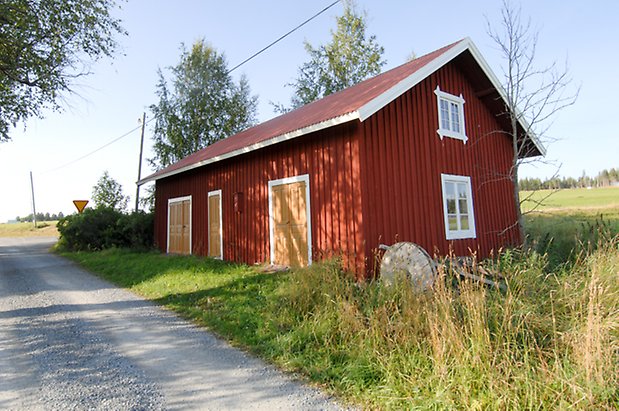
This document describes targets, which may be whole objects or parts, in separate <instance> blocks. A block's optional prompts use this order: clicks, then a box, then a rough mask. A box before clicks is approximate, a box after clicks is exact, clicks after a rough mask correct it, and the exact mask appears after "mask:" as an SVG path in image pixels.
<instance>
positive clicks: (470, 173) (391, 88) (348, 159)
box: [139, 39, 544, 272]
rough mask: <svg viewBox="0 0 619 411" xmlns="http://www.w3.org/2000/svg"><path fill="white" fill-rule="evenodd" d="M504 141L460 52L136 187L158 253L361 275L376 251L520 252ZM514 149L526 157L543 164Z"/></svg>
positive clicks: (472, 60)
mask: <svg viewBox="0 0 619 411" xmlns="http://www.w3.org/2000/svg"><path fill="white" fill-rule="evenodd" d="M522 127H523V130H526V125H525V124H522ZM505 130H509V119H508V117H507V116H506V115H505V104H504V94H503V92H502V89H501V86H500V83H499V81H498V80H497V78H496V77H495V75H494V74H493V73H492V71H491V70H490V68H489V66H488V64H487V63H486V62H485V61H484V59H483V57H482V56H481V54H480V53H479V51H478V49H477V48H476V47H475V45H474V44H473V43H472V42H471V40H470V39H464V40H461V41H459V42H456V43H454V44H451V45H449V46H446V47H443V48H441V49H439V50H436V51H434V52H432V53H430V54H427V55H425V56H422V57H419V58H417V59H415V60H412V61H410V62H408V63H406V64H403V65H401V66H399V67H396V68H394V69H392V70H389V71H387V72H385V73H383V74H380V75H378V76H376V77H374V78H371V79H368V80H366V81H364V82H362V83H359V84H357V85H355V86H353V87H350V88H348V89H346V90H343V91H340V92H338V93H335V94H332V95H329V96H327V97H325V98H323V99H322V100H319V101H316V102H314V103H311V104H308V105H306V106H303V107H301V108H299V109H297V110H294V111H291V112H289V113H287V114H284V115H282V116H279V117H276V118H274V119H272V120H269V121H266V122H264V123H262V124H259V125H257V126H255V127H252V128H250V129H247V130H245V131H243V132H241V133H239V134H236V135H233V136H230V137H228V138H226V139H224V140H221V141H219V142H217V143H215V144H213V145H211V146H209V147H207V148H205V149H203V150H201V151H198V152H196V153H194V154H192V155H190V156H188V157H186V158H184V159H182V160H181V161H179V162H177V163H176V164H173V165H171V166H169V167H167V168H165V169H163V170H161V171H158V172H156V173H154V174H152V175H150V176H148V177H146V178H144V179H143V180H141V181H140V182H139V183H140V184H143V183H146V182H149V181H156V196H155V198H156V200H155V216H156V218H155V241H156V245H157V246H158V247H159V248H160V249H161V250H162V251H165V252H169V253H186V254H190V253H193V254H199V255H209V256H212V257H216V258H223V259H225V260H232V261H240V262H245V263H249V264H252V263H262V262H267V263H274V264H285V265H306V264H310V263H311V262H312V261H314V260H317V259H321V258H323V257H325V256H331V255H338V256H342V258H343V260H344V262H345V264H346V265H347V266H348V267H350V268H360V267H365V269H367V270H370V269H371V268H372V261H373V256H374V253H375V251H376V249H377V247H378V245H379V244H381V243H385V244H392V243H394V242H396V241H412V242H415V243H417V244H419V245H421V246H422V247H424V248H425V249H426V250H428V252H430V254H433V253H436V254H439V255H440V254H443V255H444V254H447V253H449V252H450V250H451V251H453V252H454V253H455V254H456V255H469V254H470V253H471V252H476V253H477V255H478V256H480V257H485V256H488V255H489V254H490V252H491V251H492V250H496V249H498V248H500V247H504V246H508V245H513V244H516V243H518V241H519V233H518V227H517V225H515V222H516V210H515V205H514V202H513V190H514V187H513V185H512V183H511V182H510V181H509V179H507V178H506V177H505V176H506V175H507V174H508V172H509V169H510V167H511V163H512V153H513V148H512V143H511V139H510V138H509V137H507V136H506V135H505V133H504V132H503V131H505ZM522 138H523V139H524V140H523V141H524V142H525V144H527V145H528V154H527V155H528V156H536V155H542V154H544V148H543V147H542V146H541V144H540V143H539V142H538V141H537V140H536V139H535V137H534V136H532V135H525V133H524V131H523V137H522ZM361 271H362V270H361ZM361 271H359V272H361Z"/></svg>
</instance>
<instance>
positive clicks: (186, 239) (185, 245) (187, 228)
mask: <svg viewBox="0 0 619 411" xmlns="http://www.w3.org/2000/svg"><path fill="white" fill-rule="evenodd" d="M181 209H182V211H181V221H182V225H181V250H180V254H191V250H190V247H191V242H190V239H191V221H190V220H191V211H190V210H191V207H190V202H189V200H185V201H183V202H182V207H181Z"/></svg>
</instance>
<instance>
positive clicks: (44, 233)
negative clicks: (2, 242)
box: [0, 221, 58, 237]
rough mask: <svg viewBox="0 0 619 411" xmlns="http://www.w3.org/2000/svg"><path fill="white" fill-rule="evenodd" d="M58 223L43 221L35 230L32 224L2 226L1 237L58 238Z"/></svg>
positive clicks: (0, 229) (0, 227)
mask: <svg viewBox="0 0 619 411" xmlns="http://www.w3.org/2000/svg"><path fill="white" fill-rule="evenodd" d="M56 223H58V222H57V221H43V222H38V223H37V228H36V229H35V228H34V225H33V224H32V223H12V224H4V223H3V224H0V237H58V230H57V229H56Z"/></svg>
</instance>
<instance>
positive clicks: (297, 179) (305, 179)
mask: <svg viewBox="0 0 619 411" xmlns="http://www.w3.org/2000/svg"><path fill="white" fill-rule="evenodd" d="M301 181H303V182H305V214H306V216H307V265H310V264H312V215H311V213H310V210H311V206H310V183H309V174H302V175H298V176H293V177H287V178H281V179H279V180H270V181H269V242H270V244H271V247H270V253H271V258H270V260H271V264H275V239H274V237H275V232H274V230H275V224H274V219H273V194H272V191H273V187H275V186H279V185H282V184H290V183H298V182H301Z"/></svg>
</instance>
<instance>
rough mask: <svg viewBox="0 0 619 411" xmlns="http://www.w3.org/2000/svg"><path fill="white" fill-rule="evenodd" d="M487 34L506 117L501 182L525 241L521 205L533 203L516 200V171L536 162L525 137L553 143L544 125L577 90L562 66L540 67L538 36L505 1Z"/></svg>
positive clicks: (517, 194) (518, 198) (547, 123)
mask: <svg viewBox="0 0 619 411" xmlns="http://www.w3.org/2000/svg"><path fill="white" fill-rule="evenodd" d="M487 32H488V35H489V36H490V38H491V39H492V40H493V41H494V43H495V44H496V46H498V49H499V50H500V52H501V55H502V59H503V65H502V71H503V88H504V91H505V96H506V102H505V115H507V116H508V118H509V131H508V132H507V133H508V135H509V137H510V139H511V141H512V147H513V157H512V165H511V168H510V170H509V175H508V176H506V177H507V178H509V179H510V180H511V182H512V184H513V187H514V204H515V207H516V213H517V217H518V219H517V225H518V227H519V229H520V236H521V240H522V241H524V239H525V238H524V218H523V212H522V207H521V205H522V203H523V202H524V201H531V200H532V198H531V197H530V196H528V198H524V199H521V198H520V190H519V187H518V171H519V167H520V166H521V165H522V164H523V163H525V162H529V161H540V159H539V157H537V158H532V155H533V154H534V153H533V146H532V145H531V140H530V139H529V138H528V137H527V136H531V138H532V139H536V140H537V141H539V142H540V143H542V144H543V145H547V144H550V143H552V142H553V141H554V140H555V138H554V137H551V136H550V135H549V134H548V130H549V126H550V125H551V123H552V120H553V119H554V118H555V117H556V115H557V114H558V113H559V112H560V111H561V110H563V109H565V108H566V107H569V106H571V105H573V104H574V103H575V102H576V99H577V97H578V89H576V90H575V89H574V87H573V84H572V78H571V77H570V74H569V70H568V68H567V64H566V65H565V66H563V67H561V66H559V64H558V63H557V62H556V61H554V62H552V63H550V64H549V65H542V66H540V65H539V63H538V60H539V58H538V55H537V46H538V39H539V31H537V30H535V29H534V28H533V27H532V25H531V20H530V19H527V18H523V16H522V10H521V8H520V7H516V6H515V5H514V4H512V3H511V2H510V1H509V0H503V6H502V9H501V20H500V21H499V23H498V26H496V27H495V26H493V25H492V24H491V23H490V22H487Z"/></svg>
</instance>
